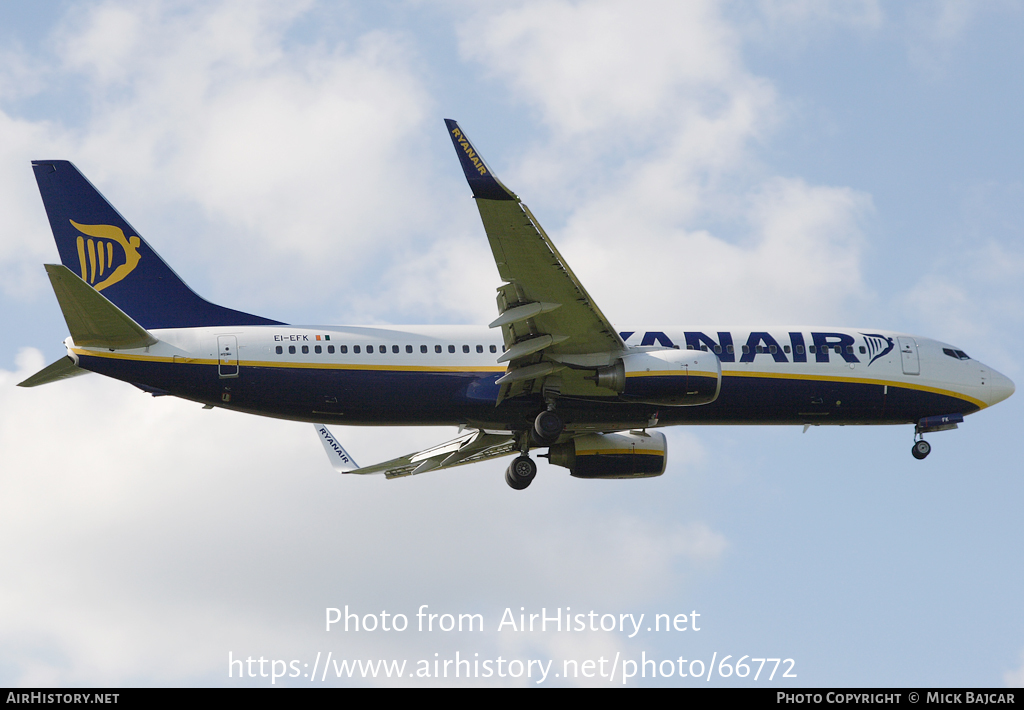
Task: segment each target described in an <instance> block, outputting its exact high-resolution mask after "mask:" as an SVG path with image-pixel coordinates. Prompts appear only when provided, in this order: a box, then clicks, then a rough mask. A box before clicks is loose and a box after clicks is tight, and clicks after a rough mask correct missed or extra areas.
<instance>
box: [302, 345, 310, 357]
mask: <svg viewBox="0 0 1024 710" xmlns="http://www.w3.org/2000/svg"><path fill="white" fill-rule="evenodd" d="M302 354H303V355H308V354H309V346H308V345H303V346H302Z"/></svg>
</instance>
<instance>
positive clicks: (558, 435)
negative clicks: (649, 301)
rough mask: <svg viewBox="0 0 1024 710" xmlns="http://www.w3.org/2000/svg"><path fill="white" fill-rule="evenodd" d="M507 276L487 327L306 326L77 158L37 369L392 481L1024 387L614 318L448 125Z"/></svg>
mask: <svg viewBox="0 0 1024 710" xmlns="http://www.w3.org/2000/svg"><path fill="white" fill-rule="evenodd" d="M446 124H447V126H448V131H449V135H450V137H451V139H452V143H453V144H454V146H455V151H456V153H457V154H458V157H459V161H460V162H461V165H462V169H463V171H464V172H465V175H466V179H467V180H468V182H469V185H470V187H471V188H472V191H473V197H474V198H475V199H476V204H477V208H478V209H479V210H480V216H481V218H482V219H483V224H484V230H485V231H486V233H487V239H488V241H489V242H490V245H491V250H492V252H493V253H494V260H495V263H496V264H497V267H498V275H499V277H500V278H501V281H502V285H501V286H499V287H498V289H497V291H498V293H497V306H498V308H497V313H498V315H497V318H495V319H494V321H493V322H491V324H490V325H489V326H488V327H487V328H483V327H474V326H446V327H437V326H394V327H358V326H297V325H289V324H286V323H280V322H278V321H274V320H270V319H268V318H261V317H259V316H255V315H250V314H249V313H243V312H241V311H235V310H231V309H229V308H224V307H223V306H218V305H214V304H212V303H210V302H208V301H206V300H204V299H202V298H201V297H199V296H198V295H197V294H196V293H195V292H194V291H192V290H191V289H190V288H189V287H188V286H186V285H185V283H184V282H183V281H182V280H181V279H180V278H179V277H178V276H177V274H175V273H174V271H172V270H171V268H170V267H169V266H168V265H167V264H166V263H165V262H164V261H163V259H161V258H160V256H159V255H158V254H157V253H156V251H154V250H153V248H152V247H151V246H150V245H149V243H148V242H146V241H145V240H144V239H143V238H142V237H141V236H140V235H139V234H138V232H136V231H135V230H134V229H133V228H132V226H131V225H130V224H128V222H127V221H125V219H124V218H123V217H121V215H120V214H119V213H118V212H117V211H116V210H115V209H114V208H113V207H112V206H111V205H110V203H108V202H107V201H106V199H104V198H103V196H102V195H101V194H100V193H99V192H98V191H97V190H96V188H94V187H93V186H92V185H91V184H90V183H89V181H88V180H86V179H85V177H84V176H83V175H82V174H81V173H80V172H79V171H78V170H77V169H76V168H75V166H74V165H72V164H71V163H69V162H67V161H62V160H40V161H36V162H34V163H33V165H32V167H33V169H34V171H35V176H36V181H37V182H38V184H39V191H40V193H41V194H42V198H43V204H44V205H45V207H46V213H47V216H48V217H49V220H50V226H51V227H52V229H53V235H54V238H55V240H56V242H57V249H58V251H59V252H60V259H61V264H59V265H52V264H50V265H46V267H45V268H46V271H47V273H48V275H49V277H50V281H51V283H52V284H53V290H54V293H55V294H56V296H57V301H58V303H59V304H60V307H61V310H62V311H63V313H64V318H65V320H66V321H67V324H68V329H69V330H70V332H71V337H69V338H68V339H67V340H66V341H65V345H66V347H67V357H64V358H61V359H60V360H58V361H57V362H55V363H53V364H52V365H50V366H48V367H46V368H45V369H43V370H42V371H40V372H39V373H37V374H35V375H33V376H32V377H30V378H28V379H27V380H25V381H24V382H22V383H21V385H22V386H24V387H34V386H36V385H41V384H44V383H47V382H53V381H55V380H60V379H64V378H68V377H74V376H76V375H79V374H83V373H86V372H98V373H100V374H102V375H107V376H108V377H113V378H115V379H118V380H123V381H125V382H130V383H131V384H133V385H135V386H136V387H138V388H140V389H142V390H144V391H146V392H149V393H150V394H152V395H153V396H162V395H173V396H176V397H182V398H184V399H189V400H193V401H195V402H201V403H203V404H204V405H205V406H206V407H207V408H212V407H224V408H226V409H233V410H237V411H240V412H249V413H252V414H262V415H264V416H270V417H279V418H282V419H292V420H296V421H304V422H311V423H313V424H314V426H315V427H316V430H317V432H318V434H319V436H320V439H321V442H322V443H323V445H324V448H325V449H326V450H327V453H328V455H329V456H330V457H331V461H332V464H333V465H334V467H335V468H336V469H337V470H339V471H342V472H346V473H363V474H366V473H383V474H385V476H387V477H388V478H397V477H401V476H409V475H414V474H418V473H424V472H426V471H432V470H439V469H444V468H450V467H452V466H460V465H463V464H468V463H474V462H477V461H482V460H484V459H489V458H494V457H498V456H507V455H512V454H517V456H516V458H515V459H513V461H512V463H511V464H510V465H509V467H508V469H507V470H506V472H505V480H506V481H507V482H508V484H509V485H510V486H511V487H512V488H515V489H517V490H521V489H523V488H526V487H527V486H528V485H530V482H531V481H532V480H533V478H534V476H535V475H536V473H537V465H536V463H535V462H534V460H533V459H531V458H530V450H531V449H536V448H540V449H547V453H546V454H544V457H546V458H547V459H548V461H549V462H550V463H552V464H554V465H556V466H563V467H565V468H568V469H569V471H570V473H571V475H573V476H576V477H579V478H644V477H649V476H658V475H661V474H662V473H663V472H664V471H665V464H666V460H667V447H666V442H665V436H664V434H662V433H661V432H659V431H657V430H658V429H659V428H661V427H665V426H672V425H676V424H794V425H803V426H804V427H805V431H806V428H807V427H810V426H816V425H827V424H838V425H852V424H912V425H914V444H913V449H912V453H913V455H914V457H916V458H918V459H923V458H924V457H925V456H927V455H928V453H929V452H930V450H931V446H930V445H929V444H928V443H927V442H926V441H924V439H923V438H921V437H922V435H923V434H925V433H928V432H934V431H943V430H946V429H955V428H956V427H957V424H959V423H960V422H962V421H963V418H964V416H965V415H967V414H971V413H973V412H976V411H978V410H980V409H984V408H985V407H988V406H991V405H993V404H996V403H997V402H1001V401H1002V400H1004V399H1006V398H1007V397H1009V396H1010V395H1011V394H1013V391H1014V385H1013V383H1012V382H1011V381H1010V380H1009V379H1007V378H1006V377H1004V376H1003V375H1001V374H999V373H998V372H996V371H995V370H993V369H992V368H990V367H986V366H985V365H983V364H982V363H980V362H978V361H977V360H973V359H971V358H970V357H968V355H967V354H966V353H965V352H964V351H963V350H961V349H960V348H957V347H954V346H952V345H948V344H946V343H941V342H938V341H935V340H930V339H928V338H919V337H915V336H912V335H906V334H903V333H892V332H889V331H884V330H874V329H869V330H857V329H849V328H833V327H807V326H780V327H770V328H764V327H762V328H730V327H664V326H657V327H650V328H641V327H636V326H631V327H629V328H626V329H618V328H615V327H613V326H612V324H611V323H609V322H608V319H607V318H605V316H604V314H602V313H601V309H600V308H598V306H597V304H596V303H594V301H593V299H591V297H590V296H589V295H588V294H587V291H586V289H585V288H584V287H583V284H581V283H580V281H579V279H577V278H576V276H575V275H574V274H573V272H572V269H570V268H569V265H568V264H567V263H566V261H565V259H564V258H563V257H562V255H561V254H559V253H558V249H556V248H555V245H554V244H553V243H552V241H551V239H550V238H549V237H548V235H547V234H546V233H545V232H544V229H543V228H542V227H541V226H540V224H539V223H538V221H537V219H536V218H535V217H534V216H533V214H532V213H531V212H530V210H529V208H527V206H526V205H525V204H523V203H522V202H521V201H520V199H519V197H517V196H516V194H515V193H513V192H512V191H511V190H509V189H508V188H507V187H505V186H504V185H503V184H502V183H501V181H500V180H498V179H497V178H496V177H495V175H494V173H493V172H491V170H490V168H489V167H488V166H487V164H486V163H485V162H484V161H483V159H482V158H481V157H480V155H479V153H477V151H476V150H475V149H474V147H473V145H472V143H470V141H469V139H468V138H467V137H466V135H465V134H464V133H463V132H462V130H461V129H460V128H459V126H458V124H456V123H455V122H454V121H451V120H449V121H446ZM327 424H353V425H368V426H380V425H398V426H407V425H432V426H433V425H453V426H458V427H459V429H460V436H458V438H456V439H454V440H452V441H449V442H447V443H444V444H441V445H439V446H436V447H434V448H431V449H427V450H425V451H419V452H416V453H413V454H410V455H408V456H402V457H401V458H397V459H394V460H391V461H387V462H385V463H381V464H377V465H374V466H367V467H363V468H360V467H359V466H357V465H356V463H355V462H354V461H353V460H352V457H351V456H349V455H348V453H347V452H346V451H345V449H344V447H343V446H342V444H341V443H340V442H339V441H338V440H337V439H336V438H335V437H334V436H333V435H332V434H331V432H330V431H329V430H328V428H327V426H326V425H327Z"/></svg>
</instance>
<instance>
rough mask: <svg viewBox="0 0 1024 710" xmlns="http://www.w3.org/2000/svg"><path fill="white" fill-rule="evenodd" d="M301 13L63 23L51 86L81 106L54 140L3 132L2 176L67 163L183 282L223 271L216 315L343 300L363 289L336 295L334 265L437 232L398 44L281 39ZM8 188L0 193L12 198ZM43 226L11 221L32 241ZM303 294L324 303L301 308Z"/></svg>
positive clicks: (8, 254)
mask: <svg viewBox="0 0 1024 710" xmlns="http://www.w3.org/2000/svg"><path fill="white" fill-rule="evenodd" d="M307 7H308V3H300V4H289V5H288V6H283V5H280V4H279V3H269V2H260V3H248V2H245V3H241V2H220V3H215V4H213V5H209V4H204V3H195V4H190V3H185V4H181V3H162V2H158V3H150V4H146V5H137V4H135V3H127V2H121V1H119V0H109V1H108V2H103V3H99V4H97V5H92V6H88V7H85V8H77V9H75V10H74V11H72V12H71V13H70V15H68V16H67V17H66V18H65V19H64V20H63V21H62V23H61V26H60V29H59V30H58V31H57V32H56V33H55V36H54V37H53V39H52V42H51V43H50V44H51V46H55V47H58V48H59V50H58V51H59V52H60V64H59V68H58V69H55V70H54V71H59V72H60V73H61V75H62V76H70V77H74V78H75V79H77V81H78V82H79V83H80V84H81V85H82V86H84V87H85V88H86V89H87V92H86V93H84V94H82V97H83V98H81V99H78V100H79V101H81V103H82V105H80V106H78V107H76V109H75V110H74V111H71V112H70V115H71V116H73V118H72V119H71V120H70V121H69V122H68V123H67V124H64V125H61V124H55V123H50V124H45V123H39V122H36V123H33V122H24V121H23V122H17V121H13V120H8V124H9V125H8V128H9V129H11V130H9V131H6V132H5V138H8V137H9V138H10V140H5V141H4V146H5V148H6V150H7V151H9V152H11V153H16V155H12V156H10V157H12V158H14V157H16V158H17V160H15V161H13V164H16V165H24V164H25V161H24V159H23V158H22V154H23V153H24V154H25V155H29V154H30V153H32V152H39V153H58V154H57V155H43V156H42V157H67V158H70V159H72V160H74V161H75V162H76V164H77V165H78V166H79V168H80V169H82V170H83V172H85V173H86V175H87V176H88V177H89V178H90V179H91V180H92V181H93V182H94V183H95V184H96V185H97V186H98V187H99V188H100V190H101V191H103V192H105V193H106V194H107V195H108V197H111V199H112V201H114V202H115V206H117V207H118V208H119V209H121V210H122V211H123V212H124V213H125V215H126V217H127V218H128V219H129V221H132V222H133V223H134V224H135V226H136V227H137V228H139V229H140V230H142V231H143V234H144V235H145V236H146V237H147V238H148V239H149V240H150V241H151V242H152V243H153V244H154V246H155V247H156V248H157V250H158V251H160V252H161V253H163V255H164V256H165V258H167V257H168V254H170V256H172V257H175V258H171V259H169V261H171V262H172V263H174V264H176V265H177V266H178V268H179V269H182V270H183V271H184V272H186V273H188V272H189V271H191V270H194V269H195V268H196V267H197V265H205V264H206V263H218V264H230V265H231V266H230V268H222V269H220V270H219V276H218V278H217V279H216V281H215V284H216V286H217V288H218V289H221V292H219V293H205V294H204V295H206V296H208V297H211V298H214V299H215V300H217V297H218V296H220V297H223V296H224V294H225V293H229V294H235V293H236V292H239V291H241V292H243V293H245V292H246V291H248V292H249V293H247V294H246V295H247V296H251V297H252V298H255V299H257V300H262V302H263V304H264V307H265V305H266V303H269V302H271V301H281V302H285V303H287V302H288V301H289V300H303V299H305V300H308V299H309V298H312V297H313V296H314V295H316V296H318V297H320V298H325V297H329V296H330V294H331V292H332V291H333V290H334V289H339V288H340V289H344V288H350V287H351V285H350V282H351V281H352V280H357V281H358V280H359V279H360V278H364V277H365V275H364V274H363V272H355V273H350V275H349V278H348V279H345V280H344V281H341V282H339V281H338V280H337V279H336V277H337V274H338V272H339V270H340V269H341V267H342V265H343V264H345V263H347V262H348V261H349V260H359V261H362V260H364V257H365V256H366V254H374V253H379V252H380V251H381V249H380V245H381V244H382V243H385V244H390V245H391V247H392V248H395V247H399V248H401V247H402V246H405V245H408V244H409V242H410V240H414V239H415V238H417V237H418V236H419V234H420V233H421V232H420V230H423V229H429V228H430V226H429V225H430V224H431V221H432V220H433V219H434V218H436V212H435V210H434V208H433V207H432V204H433V200H431V199H430V198H429V195H430V191H431V189H432V184H431V182H430V181H429V180H427V179H426V177H425V173H424V167H425V166H424V164H423V156H424V155H425V151H424V148H423V144H422V141H421V140H419V139H418V137H417V132H418V131H419V130H420V124H421V123H422V122H423V121H424V120H425V117H426V114H425V108H426V106H427V105H428V103H429V99H428V97H427V94H426V92H425V91H424V89H423V87H422V86H421V83H420V80H419V79H418V78H417V77H416V67H415V56H414V52H413V50H412V49H411V45H410V43H409V42H408V41H407V39H406V38H404V37H403V36H402V35H400V34H397V33H389V32H385V31H377V30H371V31H367V32H365V33H363V34H361V35H356V36H353V37H351V38H348V39H333V40H332V41H330V42H325V41H320V40H318V39H316V38H313V39H306V40H305V42H304V43H303V42H301V41H295V40H293V39H291V38H289V37H288V36H287V32H288V30H289V27H290V26H291V24H292V23H293V22H295V21H296V20H297V19H300V18H301V16H302V13H303V11H304V10H305V9H306V8H307ZM414 138H415V140H413V139H414ZM30 157H40V156H39V155H31V156H30ZM9 162H12V161H4V164H9ZM22 173H26V174H27V171H26V170H24V169H23V170H22V171H21V172H20V173H19V174H18V175H17V176H16V177H15V176H13V175H12V176H11V178H9V179H8V180H4V182H10V184H14V183H15V181H16V180H17V181H19V185H21V187H22V189H20V190H19V191H18V192H23V193H26V195H27V194H28V193H30V192H31V182H30V180H28V179H26V175H25V174H22ZM37 202H38V197H33V198H32V200H31V201H26V204H27V205H32V206H34V203H37ZM197 207H198V208H199V210H201V213H200V214H201V215H202V217H201V221H200V219H199V218H198V215H197V210H196V208H197ZM40 213H41V211H40V210H34V209H26V208H24V207H19V209H17V210H16V211H15V214H14V216H13V219H14V220H16V224H18V225H19V226H20V224H22V223H24V224H32V225H37V224H39V222H40V219H39V216H40ZM10 219H11V217H8V220H9V221H10ZM197 223H199V225H200V226H199V228H198V229H197V227H196V225H197ZM410 223H414V224H417V227H416V228H415V229H413V230H410V229H409V226H408V225H409V224H410ZM36 231H40V230H38V229H37V230H36ZM25 232H26V230H24V229H19V230H18V231H13V230H12V231H10V232H7V234H5V236H7V235H9V236H8V237H7V238H6V239H4V240H3V241H2V243H0V260H4V261H6V262H7V263H8V268H9V269H11V270H15V269H17V268H20V266H19V264H20V262H21V261H22V260H23V259H24V260H26V261H28V262H29V263H31V264H33V266H34V265H35V264H37V263H38V261H39V260H40V259H39V258H38V254H36V255H32V254H31V253H24V252H22V251H19V250H18V249H17V248H16V247H20V245H22V244H23V243H25V242H26V241H27V240H26V238H25ZM15 238H16V239H17V241H16V242H15V241H14V240H15ZM36 243H38V240H37V242H36ZM30 248H31V249H33V250H35V251H38V247H36V246H30ZM314 283H317V284H318V285H319V284H325V285H326V289H325V288H318V289H317V290H316V291H315V292H314V291H313V290H310V291H309V292H304V291H303V288H304V285H307V284H308V285H312V284H314ZM325 290H326V293H325ZM234 298H237V297H234ZM252 298H247V299H246V300H248V301H250V303H251V302H252Z"/></svg>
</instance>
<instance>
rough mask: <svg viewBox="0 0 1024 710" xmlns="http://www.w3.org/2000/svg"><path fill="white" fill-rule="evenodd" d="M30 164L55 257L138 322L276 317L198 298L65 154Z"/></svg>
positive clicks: (245, 321)
mask: <svg viewBox="0 0 1024 710" xmlns="http://www.w3.org/2000/svg"><path fill="white" fill-rule="evenodd" d="M32 169H33V171H35V174H36V182H37V183H38V184H39V193H40V194H41V195H42V197H43V205H44V206H45V207H46V216H47V217H49V219H50V228H51V229H52V230H53V238H54V240H55V241H56V242H57V251H58V252H60V260H61V262H62V263H63V264H64V266H66V267H68V268H69V269H71V271H73V272H74V273H76V274H78V275H79V276H81V277H82V280H83V281H85V282H86V283H88V284H89V285H91V286H92V287H93V288H95V289H96V290H97V291H102V292H103V295H104V296H106V298H107V299H108V300H110V301H111V302H112V303H114V304H115V305H116V306H117V307H118V308H120V309H121V310H122V311H124V312H125V313H127V314H128V315H129V316H131V318H132V319H133V320H135V322H137V323H138V324H139V325H141V326H142V327H143V328H145V329H147V330H153V329H156V328H191V327H196V326H237V325H281V323H280V322H279V321H275V320H270V319H268V318H261V317H260V316H254V315H251V314H249V313H242V312H241V311H235V310H232V309H230V308H224V307H223V306H218V305H215V304H213V303H210V302H209V301H207V300H205V299H203V298H200V297H199V296H198V295H197V294H196V292H195V291H193V290H192V289H190V288H189V287H188V286H187V285H186V284H185V282H184V281H182V280H181V279H180V278H179V277H178V275H177V274H176V273H174V271H173V270H171V268H170V267H169V266H167V264H166V263H165V262H164V260H163V259H161V258H160V255H159V254H157V253H156V252H155V251H154V250H153V248H152V247H150V246H149V244H147V243H146V240H145V239H143V238H142V237H141V236H139V233H138V232H136V231H135V229H134V228H133V227H132V226H131V225H130V224H128V222H127V221H126V220H125V219H124V217H122V216H121V215H120V214H119V213H118V212H117V210H115V209H114V208H113V206H112V205H111V204H110V203H109V202H107V200H106V199H105V198H104V197H103V195H101V194H100V192H99V190H97V189H96V188H95V187H93V186H92V183H90V182H89V181H88V180H87V179H86V178H85V176H84V175H82V173H80V172H79V171H78V168H76V167H75V166H74V165H72V164H71V163H69V162H68V161H66V160H36V161H33V162H32Z"/></svg>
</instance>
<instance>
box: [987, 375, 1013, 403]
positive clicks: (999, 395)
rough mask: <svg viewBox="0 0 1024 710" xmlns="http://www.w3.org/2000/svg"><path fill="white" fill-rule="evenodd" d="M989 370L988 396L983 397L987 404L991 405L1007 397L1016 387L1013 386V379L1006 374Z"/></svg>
mask: <svg viewBox="0 0 1024 710" xmlns="http://www.w3.org/2000/svg"><path fill="white" fill-rule="evenodd" d="M989 372H990V373H991V375H990V377H989V381H988V396H987V397H986V398H985V399H986V400H987V401H988V404H989V406H992V405H993V404H998V403H999V402H1002V401H1003V400H1004V399H1006V398H1007V397H1009V396H1010V395H1011V394H1013V392H1014V390H1016V389H1017V388H1016V387H1014V385H1013V381H1012V380H1011V379H1010V378H1009V377H1007V376H1006V375H1002V374H1000V373H998V372H996V371H995V370H991V369H990V370H989Z"/></svg>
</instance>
